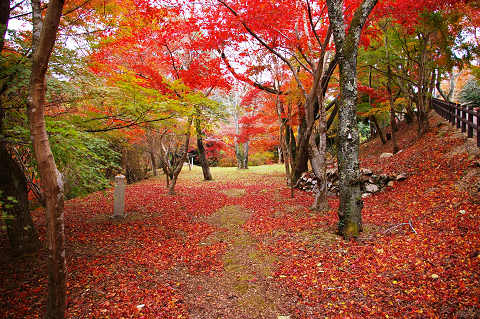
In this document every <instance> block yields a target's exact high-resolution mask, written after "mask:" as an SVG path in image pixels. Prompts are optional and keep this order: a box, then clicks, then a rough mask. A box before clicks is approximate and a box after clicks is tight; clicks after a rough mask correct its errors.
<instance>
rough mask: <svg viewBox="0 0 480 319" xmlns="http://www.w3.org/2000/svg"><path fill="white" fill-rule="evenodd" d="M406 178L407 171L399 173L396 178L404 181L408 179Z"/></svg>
mask: <svg viewBox="0 0 480 319" xmlns="http://www.w3.org/2000/svg"><path fill="white" fill-rule="evenodd" d="M406 179H407V174H405V173H401V174H398V175H397V177H396V178H395V180H397V181H403V180H406Z"/></svg>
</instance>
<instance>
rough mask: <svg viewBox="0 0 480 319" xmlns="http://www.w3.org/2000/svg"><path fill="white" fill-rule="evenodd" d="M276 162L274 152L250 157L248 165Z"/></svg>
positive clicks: (255, 154) (258, 153) (250, 155)
mask: <svg viewBox="0 0 480 319" xmlns="http://www.w3.org/2000/svg"><path fill="white" fill-rule="evenodd" d="M274 162H275V154H274V153H273V152H257V153H253V154H249V155H248V165H250V166H258V165H264V164H272V163H274Z"/></svg>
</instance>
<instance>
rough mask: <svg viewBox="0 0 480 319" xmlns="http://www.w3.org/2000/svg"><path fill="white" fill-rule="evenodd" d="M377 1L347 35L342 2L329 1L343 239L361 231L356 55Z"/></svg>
mask: <svg viewBox="0 0 480 319" xmlns="http://www.w3.org/2000/svg"><path fill="white" fill-rule="evenodd" d="M376 3H377V0H363V1H362V3H361V4H360V5H359V7H358V8H357V10H356V12H355V14H354V16H353V18H352V21H351V23H350V27H349V29H348V33H347V32H346V25H345V20H344V13H343V9H344V8H343V1H341V0H327V6H328V15H329V19H330V24H331V25H332V28H333V35H334V40H335V48H336V51H337V57H338V61H339V63H338V64H339V66H340V100H339V103H340V107H339V127H338V151H337V160H338V174H339V186H340V205H339V209H338V217H339V223H338V231H339V233H340V234H341V235H342V236H343V237H344V238H351V237H357V236H358V235H359V233H360V232H361V231H362V207H363V201H362V192H361V190H360V171H359V170H360V167H359V160H358V148H359V135H358V125H357V106H356V102H357V94H358V92H357V89H358V88H357V53H358V44H359V41H360V34H361V31H362V28H363V25H364V24H365V21H366V19H367V17H368V15H369V14H370V12H371V10H372V9H373V7H374V6H375V4H376Z"/></svg>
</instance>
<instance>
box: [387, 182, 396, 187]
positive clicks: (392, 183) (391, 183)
mask: <svg viewBox="0 0 480 319" xmlns="http://www.w3.org/2000/svg"><path fill="white" fill-rule="evenodd" d="M393 185H395V182H394V181H389V182H388V183H387V186H390V187H393Z"/></svg>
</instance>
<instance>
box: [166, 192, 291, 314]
mask: <svg viewBox="0 0 480 319" xmlns="http://www.w3.org/2000/svg"><path fill="white" fill-rule="evenodd" d="M227 193H229V194H230V196H232V197H238V196H240V195H241V194H244V193H245V192H244V191H241V189H233V190H232V191H231V192H227ZM250 215H251V213H250V212H249V211H247V210H246V209H245V208H243V207H242V206H239V205H227V206H224V207H223V208H221V209H219V210H217V211H216V212H215V213H214V214H212V215H211V216H209V217H207V218H205V221H206V222H207V223H208V224H210V225H213V226H215V227H216V228H217V229H218V230H217V231H216V232H214V233H212V234H211V235H210V236H209V237H208V238H207V239H206V241H205V242H203V243H201V244H204V245H211V244H214V243H218V242H220V243H224V244H226V251H225V253H224V254H223V256H222V263H223V268H224V270H223V271H222V272H218V273H215V275H214V276H208V275H200V276H198V275H197V276H189V275H188V274H187V273H186V272H185V271H182V270H180V269H175V270H173V271H171V272H170V275H171V276H172V277H173V278H170V279H174V280H176V281H180V282H182V285H183V287H182V288H183V289H182V290H183V293H184V296H185V302H186V307H187V309H189V312H190V316H191V318H290V317H289V316H288V311H287V310H286V308H287V301H286V300H283V299H285V298H283V297H284V296H285V292H284V291H283V289H282V287H280V286H279V285H278V283H276V282H275V281H274V280H273V277H272V276H271V275H272V272H273V270H274V267H275V262H276V260H277V258H276V257H275V256H274V255H273V254H269V253H268V252H266V251H265V250H263V249H261V248H260V247H259V245H258V244H259V243H258V242H257V241H256V240H255V239H254V238H252V236H250V234H249V233H248V232H247V231H245V230H244V229H243V228H242V226H243V225H244V224H245V222H246V221H247V220H248V218H249V217H250Z"/></svg>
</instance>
